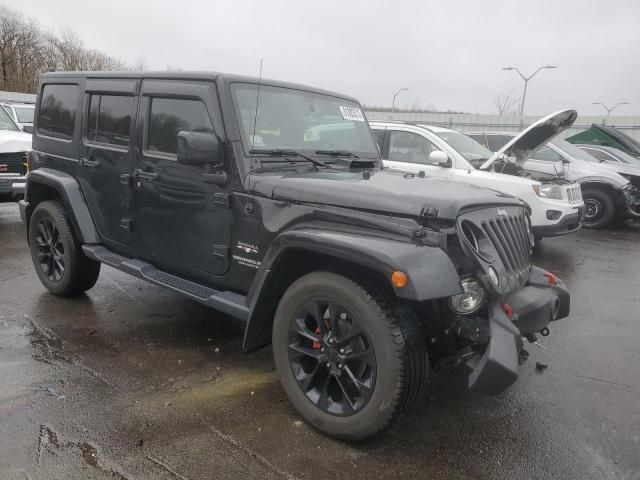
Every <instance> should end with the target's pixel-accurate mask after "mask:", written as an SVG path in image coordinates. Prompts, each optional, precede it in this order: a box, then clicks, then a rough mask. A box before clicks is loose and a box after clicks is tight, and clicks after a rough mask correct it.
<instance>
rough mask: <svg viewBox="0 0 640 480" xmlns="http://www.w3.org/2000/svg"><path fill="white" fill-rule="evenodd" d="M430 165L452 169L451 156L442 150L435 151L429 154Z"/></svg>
mask: <svg viewBox="0 0 640 480" xmlns="http://www.w3.org/2000/svg"><path fill="white" fill-rule="evenodd" d="M429 163H430V164H432V165H438V166H440V167H445V168H451V159H450V158H449V155H447V154H446V153H444V152H443V151H441V150H434V151H433V152H431V153H430V154H429Z"/></svg>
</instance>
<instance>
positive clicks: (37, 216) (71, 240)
mask: <svg viewBox="0 0 640 480" xmlns="http://www.w3.org/2000/svg"><path fill="white" fill-rule="evenodd" d="M29 250H30V251H31V259H32V260H33V265H34V266H35V269H36V273H37V274H38V277H39V278H40V281H41V282H42V284H43V285H44V286H45V287H46V288H47V290H49V291H50V292H51V293H53V294H55V295H60V296H66V295H75V294H78V293H82V292H84V291H86V290H88V289H90V288H91V287H93V286H94V285H95V283H96V281H97V280H98V275H99V274H100V263H99V262H96V261H95V260H92V259H90V258H88V257H87V256H85V255H84V253H82V248H81V245H80V242H79V241H78V240H77V238H76V237H75V234H74V232H73V230H72V228H71V224H70V222H69V219H68V217H67V213H66V211H65V209H64V207H63V206H62V205H61V204H60V203H59V202H56V201H54V200H47V201H46V202H42V203H40V204H38V206H37V207H36V208H35V210H34V211H33V214H32V215H31V220H30V222H29Z"/></svg>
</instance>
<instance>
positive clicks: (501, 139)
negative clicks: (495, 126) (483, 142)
mask: <svg viewBox="0 0 640 480" xmlns="http://www.w3.org/2000/svg"><path fill="white" fill-rule="evenodd" d="M511 138H512V137H508V136H506V135H487V148H488V149H489V150H491V151H492V152H497V151H498V150H500V149H501V148H502V147H504V146H505V145H506V144H507V143H508V142H509V141H510V140H511Z"/></svg>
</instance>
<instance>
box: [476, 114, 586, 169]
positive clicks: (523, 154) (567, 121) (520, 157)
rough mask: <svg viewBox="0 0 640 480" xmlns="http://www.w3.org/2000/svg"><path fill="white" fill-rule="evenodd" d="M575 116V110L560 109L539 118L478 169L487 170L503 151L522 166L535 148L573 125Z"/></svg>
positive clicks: (500, 156)
mask: <svg viewBox="0 0 640 480" xmlns="http://www.w3.org/2000/svg"><path fill="white" fill-rule="evenodd" d="M577 117H578V112H576V111H575V110H560V111H558V112H555V113H552V114H550V115H547V116H546V117H543V118H541V119H540V120H538V121H537V122H535V123H534V124H533V125H531V126H529V127H527V128H525V129H524V130H523V131H522V132H521V133H520V135H517V136H515V137H513V139H511V141H510V142H507V143H506V144H505V146H504V147H502V148H501V149H500V150H498V151H497V152H496V153H494V154H493V156H492V157H491V158H489V160H487V161H486V162H484V163H483V164H482V166H481V167H480V170H487V169H488V168H489V167H490V166H491V165H492V164H493V162H495V161H496V160H498V159H499V158H502V156H503V155H504V154H505V152H511V153H510V155H509V156H510V157H515V160H516V165H518V166H519V167H522V164H523V163H524V162H525V160H527V158H529V155H531V153H532V152H533V151H534V150H535V149H536V148H538V147H539V146H540V145H544V144H545V143H547V142H548V141H549V140H551V139H552V138H553V137H555V136H556V135H558V134H559V133H560V132H562V131H564V130H566V129H567V128H569V127H570V126H571V125H573V122H575V121H576V118H577Z"/></svg>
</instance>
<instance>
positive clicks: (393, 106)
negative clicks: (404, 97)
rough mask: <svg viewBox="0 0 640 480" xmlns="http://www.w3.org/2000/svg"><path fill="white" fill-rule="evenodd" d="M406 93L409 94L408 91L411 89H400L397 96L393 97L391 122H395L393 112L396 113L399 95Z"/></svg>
mask: <svg viewBox="0 0 640 480" xmlns="http://www.w3.org/2000/svg"><path fill="white" fill-rule="evenodd" d="M405 91H406V92H408V91H409V89H408V88H401V89H400V90H398V91H397V92H396V93H395V95H394V96H393V101H392V102H391V120H393V112H394V111H395V109H396V97H397V96H398V95H400V93H402V92H405Z"/></svg>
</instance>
